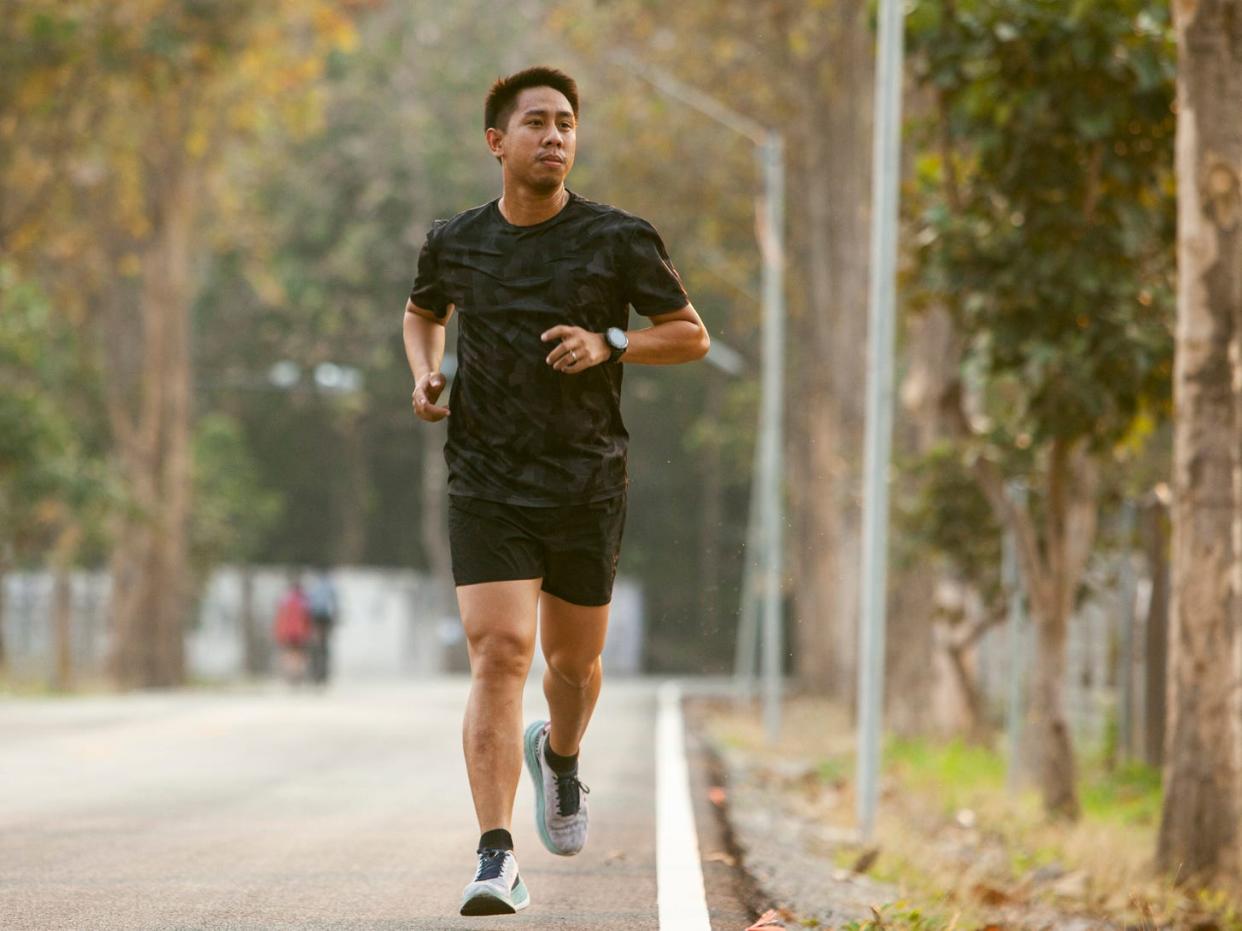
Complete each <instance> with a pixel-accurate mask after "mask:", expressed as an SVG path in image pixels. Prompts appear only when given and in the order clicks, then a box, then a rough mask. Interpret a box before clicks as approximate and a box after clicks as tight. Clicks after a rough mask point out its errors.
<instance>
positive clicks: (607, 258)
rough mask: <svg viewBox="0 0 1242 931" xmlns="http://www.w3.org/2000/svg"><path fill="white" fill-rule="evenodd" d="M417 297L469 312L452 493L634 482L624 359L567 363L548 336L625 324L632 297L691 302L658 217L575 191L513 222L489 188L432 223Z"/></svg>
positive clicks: (441, 309)
mask: <svg viewBox="0 0 1242 931" xmlns="http://www.w3.org/2000/svg"><path fill="white" fill-rule="evenodd" d="M410 299H411V300H412V301H413V302H414V304H415V305H416V306H417V307H421V308H423V309H424V310H429V311H431V312H433V313H435V314H437V315H440V316H443V315H444V314H445V313H446V312H447V307H448V305H449V304H453V305H455V306H456V308H457V309H456V313H457V315H458V317H459V319H460V332H459V334H458V340H457V374H456V376H455V377H454V379H453V387H452V391H451V393H450V395H449V408H450V410H451V411H452V414H451V416H450V417H449V418H448V422H449V426H448V443H447V445H446V446H445V459H446V460H447V462H448V469H449V491H450V493H452V494H455V495H465V496H469V497H475V498H485V499H488V500H490V501H502V502H506V503H509V504H521V505H531V506H537V507H547V506H555V505H564V504H586V503H591V502H594V501H603V500H605V499H607V498H610V497H613V496H614V495H618V494H620V493H621V492H622V491H624V490H625V485H626V466H625V451H626V442H627V440H628V434H627V433H626V431H625V425H624V424H623V423H622V422H621V369H622V366H621V365H620V364H614V363H607V362H605V363H603V364H602V365H597V366H593V367H592V368H589V369H587V370H586V371H584V372H582V373H581V374H579V375H564V374H561V373H559V372H556V371H554V370H553V369H552V367H551V366H549V365H548V364H547V363H546V362H545V361H544V359H546V358H547V355H548V353H549V352H551V351H552V348H553V346H554V345H555V344H554V343H545V342H542V341H541V340H540V336H541V335H542V334H543V333H544V332H545V331H547V330H549V329H551V328H552V327H554V326H556V325H558V324H569V325H571V326H579V327H582V328H584V329H586V330H590V331H592V332H595V333H603V332H604V330H606V329H607V328H608V327H610V326H616V327H620V328H622V329H626V324H627V321H628V319H629V309H628V308H629V306H633V308H634V309H635V310H636V311H637V312H638V313H640V314H643V315H645V316H650V315H651V314H661V313H668V312H669V311H674V310H680V309H681V308H683V307H685V306H686V305H687V304H688V303H690V302H689V300H688V298H687V297H686V292H685V289H684V288H683V287H682V284H681V279H680V278H679V277H678V275H677V271H676V270H675V269H674V268H673V265H672V263H671V262H670V261H669V257H668V253H667V252H666V251H665V249H664V243H663V242H662V241H661V240H660V236H659V234H658V233H657V232H656V231H655V228H654V227H652V225H651V224H650V223H648V222H647V221H646V220H642V219H640V218H638V217H635V216H632V215H631V214H628V213H626V212H625V211H623V210H618V209H617V208H615V207H610V206H608V205H607V204H597V203H594V202H592V201H589V200H586V199H585V198H582V197H579V196H578V195H576V194H573V193H570V195H569V200H568V201H567V203H566V204H565V207H564V208H563V209H562V210H561V212H560V213H558V214H557V215H556V216H554V217H551V218H549V219H547V220H545V221H544V222H542V223H538V224H536V225H534V226H514V225H513V224H511V223H509V222H508V221H507V220H506V219H505V218H504V216H503V215H502V214H501V213H500V208H499V207H498V206H497V201H491V202H490V203H487V204H484V205H483V206H481V207H475V208H474V209H472V210H467V211H465V212H464V213H459V214H458V215H457V216H455V217H453V218H452V219H451V220H439V221H436V223H435V224H433V226H432V228H431V231H430V232H429V233H428V234H427V241H426V242H425V243H424V244H423V248H422V252H421V253H420V254H419V257H418V274H417V277H416V279H415V282H414V287H413V289H412V290H411V292H410Z"/></svg>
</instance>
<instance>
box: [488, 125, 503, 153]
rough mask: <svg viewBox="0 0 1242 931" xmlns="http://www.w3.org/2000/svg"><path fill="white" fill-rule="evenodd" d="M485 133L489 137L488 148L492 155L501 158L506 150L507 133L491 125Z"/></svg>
mask: <svg viewBox="0 0 1242 931" xmlns="http://www.w3.org/2000/svg"><path fill="white" fill-rule="evenodd" d="M484 135H486V137H487V148H488V149H489V150H490V151H491V153H492V155H494V156H496V158H498V159H499V158H500V157H501V156H502V155H504V151H505V149H504V141H505V134H504V133H502V132H501V131H500V130H499V129H497V128H496V127H494V126H491V127H488V129H487V132H486V133H485V134H484Z"/></svg>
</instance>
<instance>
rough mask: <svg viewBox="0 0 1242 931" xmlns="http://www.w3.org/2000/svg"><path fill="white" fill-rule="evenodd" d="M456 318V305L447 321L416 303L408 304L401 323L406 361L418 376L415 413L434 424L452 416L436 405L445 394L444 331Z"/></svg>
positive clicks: (449, 308)
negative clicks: (453, 317) (454, 311)
mask: <svg viewBox="0 0 1242 931" xmlns="http://www.w3.org/2000/svg"><path fill="white" fill-rule="evenodd" d="M452 316H453V305H452V304H450V305H449V307H448V313H446V314H445V315H444V317H443V318H441V317H437V316H436V315H435V314H433V313H432V312H431V311H429V310H424V309H423V308H421V307H416V306H415V305H414V302H413V301H409V300H407V301H406V302H405V316H404V319H403V320H402V321H401V334H402V337H403V339H404V341H405V358H406V361H407V362H408V363H409V364H410V373H411V374H412V375H413V376H414V394H413V397H412V403H413V405H414V413H415V414H417V415H418V417H419V418H421V419H422V420H426V421H429V422H432V423H434V422H435V421H437V420H443V419H444V418H445V417H447V416H448V413H449V409H448V408H447V407H441V406H439V405H438V404H436V401H437V400H439V397H440V392H441V391H443V390H444V384H445V382H444V376H443V375H441V374H440V363H441V362H442V361H443V359H444V327H445V325H446V324H447V323H448V322H449V318H450V317H452Z"/></svg>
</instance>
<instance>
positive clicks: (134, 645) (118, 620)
mask: <svg viewBox="0 0 1242 931" xmlns="http://www.w3.org/2000/svg"><path fill="white" fill-rule="evenodd" d="M151 183H152V184H153V185H154V186H155V187H156V189H157V191H156V193H153V194H152V197H153V199H154V202H155V204H156V207H155V212H156V218H155V219H156V222H155V233H154V235H153V239H152V241H151V244H150V246H149V248H148V250H147V252H146V255H145V256H144V261H143V285H142V290H141V295H140V300H139V302H140V308H139V309H140V313H141V315H142V375H141V378H140V384H139V391H138V398H137V415H136V416H132V415H131V413H130V410H129V407H130V405H129V404H128V403H127V402H128V398H126V396H125V392H124V391H123V390H114V391H113V392H112V394H111V395H110V397H109V414H110V418H111V420H112V423H113V427H114V430H115V431H116V433H117V441H118V442H117V445H118V450H119V456H120V459H121V462H122V465H123V467H124V474H125V475H126V476H127V477H128V479H129V481H130V493H131V495H132V497H133V500H134V503H135V505H136V513H135V514H133V515H128V516H127V517H126V518H125V519H124V521H123V524H122V526H121V527H120V528H119V532H118V534H117V541H118V542H117V547H116V550H115V553H114V557H113V602H112V611H113V625H114V637H115V639H114V643H113V653H112V657H111V664H112V669H113V673H114V675H115V676H116V678H117V680H118V682H119V683H120V684H121V685H123V686H129V687H144V686H171V685H178V684H180V683H181V682H182V681H183V680H184V675H185V656H184V643H183V620H184V614H185V601H186V595H187V592H188V588H187V584H188V563H187V525H188V520H189V511H190V490H191V484H190V414H191V384H192V382H191V365H190V345H189V337H190V333H189V330H190V325H189V324H190V321H189V311H190V298H191V293H190V274H189V261H190V235H191V228H192V224H193V216H194V201H193V195H194V193H195V191H194V184H193V183H192V180H191V177H190V172H189V169H188V168H187V167H186V166H184V165H183V164H181V163H180V162H179V161H174V162H173V164H172V165H171V166H170V167H169V169H168V173H167V174H166V175H165V176H164V177H162V178H160V179H159V180H158V181H157V180H154V179H152V181H151ZM127 322H128V321H127ZM130 327H131V332H132V323H130ZM109 380H114V381H117V382H120V383H123V373H122V372H120V371H115V372H113V373H112V374H111V375H110V379H109Z"/></svg>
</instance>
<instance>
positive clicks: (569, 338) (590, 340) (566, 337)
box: [540, 325, 612, 375]
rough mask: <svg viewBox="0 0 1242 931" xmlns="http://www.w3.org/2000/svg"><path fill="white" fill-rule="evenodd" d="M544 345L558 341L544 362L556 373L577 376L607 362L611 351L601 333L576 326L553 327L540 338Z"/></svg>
mask: <svg viewBox="0 0 1242 931" xmlns="http://www.w3.org/2000/svg"><path fill="white" fill-rule="evenodd" d="M540 338H541V339H542V340H543V341H544V342H545V343H550V342H552V341H554V340H560V342H559V343H558V344H557V346H556V348H554V349H553V350H552V351H551V352H550V353H548V358H547V359H546V360H544V361H546V362H547V363H548V365H550V366H552V368H553V369H555V370H556V371H558V372H563V373H564V374H566V375H578V374H580V373H581V372H585V371H586V370H587V369H589V368H591V367H592V366H595V365H599V364H600V363H601V362H607V361H608V357H609V356H610V355H612V351H611V350H610V349H609V348H608V343H607V341H606V340H605V339H604V334H602V333H592V332H591V331H590V330H584V329H582V327H576V326H565V325H562V326H554V327H553V328H552V329H550V330H548V331H547V332H546V333H544V334H543V336H542V337H540Z"/></svg>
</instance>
